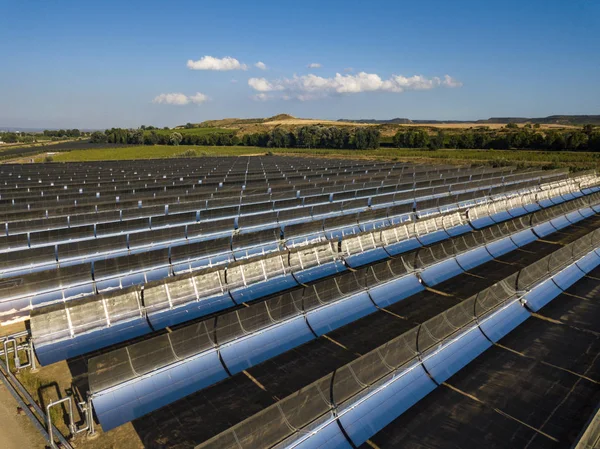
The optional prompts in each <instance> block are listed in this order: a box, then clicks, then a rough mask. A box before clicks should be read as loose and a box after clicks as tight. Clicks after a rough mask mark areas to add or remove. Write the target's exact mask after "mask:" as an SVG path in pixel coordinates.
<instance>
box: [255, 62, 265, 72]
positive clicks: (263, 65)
mask: <svg viewBox="0 0 600 449" xmlns="http://www.w3.org/2000/svg"><path fill="white" fill-rule="evenodd" d="M254 67H256V68H257V69H261V70H267V65H266V64H265V63H264V62H261V61H258V62H257V63H256V64H254Z"/></svg>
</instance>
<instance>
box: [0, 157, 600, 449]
mask: <svg viewBox="0 0 600 449" xmlns="http://www.w3.org/2000/svg"><path fill="white" fill-rule="evenodd" d="M0 179H1V180H2V183H3V184H2V185H1V186H0V211H1V212H0V213H1V216H2V222H4V232H3V235H2V236H0V249H1V250H2V253H1V255H0V321H2V322H3V323H5V324H6V323H12V322H15V321H20V320H30V329H31V340H32V342H33V345H34V348H35V352H36V355H37V358H38V360H39V362H40V363H41V364H42V365H48V364H52V363H55V362H57V361H60V360H65V359H70V358H73V357H79V356H83V357H84V359H85V360H86V363H87V365H88V378H89V385H90V395H91V396H90V397H91V402H92V404H93V406H94V410H95V413H96V416H97V417H98V420H99V422H100V424H101V425H102V427H103V429H104V430H105V431H106V430H109V429H111V428H114V427H116V426H119V425H121V424H124V423H126V422H128V421H132V420H139V419H140V418H142V417H144V416H146V415H148V414H151V413H154V412H155V411H156V410H158V409H160V408H161V407H164V406H167V405H169V404H174V403H175V404H176V403H177V401H180V400H184V398H186V397H187V396H189V395H192V394H196V393H197V392H200V391H203V390H206V391H207V392H208V391H212V390H211V388H213V386H214V385H218V384H219V383H222V382H227V381H228V380H230V379H236V378H238V376H243V375H245V373H246V370H250V369H253V368H254V367H258V368H257V369H259V368H260V367H261V366H262V365H263V364H264V363H268V362H269V361H270V360H275V359H277V358H278V357H283V356H286V354H291V352H290V351H296V350H302V348H304V347H306V346H307V345H310V344H313V343H311V342H315V341H317V340H318V339H320V338H321V337H323V336H325V337H327V336H328V335H330V334H332V333H335V332H337V331H338V330H340V329H342V328H343V329H346V328H348V329H350V328H352V327H353V326H361V323H362V322H363V321H364V320H365V319H366V318H367V317H369V316H372V315H373V314H379V313H384V312H385V313H386V314H388V316H392V315H397V314H396V313H395V312H393V311H392V309H393V308H395V307H398V306H400V305H403V307H404V306H406V304H408V303H409V302H410V301H411V300H412V299H411V298H416V297H418V296H419V295H423V294H426V293H427V292H428V291H430V290H432V289H434V290H435V289H437V288H439V287H440V286H445V285H446V284H447V283H448V282H451V281H452V279H454V278H459V277H460V276H461V275H464V274H465V273H470V272H472V271H473V270H477V269H478V268H479V267H485V266H486V264H488V265H489V264H490V263H494V262H495V261H498V260H500V259H501V258H503V257H506V256H507V255H509V254H511V253H513V252H517V251H518V250H519V249H520V248H526V247H528V245H532V244H535V243H536V242H538V243H539V242H544V241H546V240H547V239H551V238H553V236H556V235H559V234H560V235H563V234H565V235H570V234H571V233H572V234H573V238H572V239H571V242H570V243H568V244H567V245H565V246H554V247H553V248H548V249H547V251H546V253H543V252H540V253H539V254H532V255H531V257H532V258H534V259H532V260H531V261H530V263H528V264H527V265H524V266H522V267H515V268H514V270H512V271H511V272H510V273H508V274H507V275H506V276H505V277H504V278H502V279H497V280H496V282H495V283H494V282H492V283H491V284H489V285H484V283H483V281H478V282H480V284H477V283H474V284H473V285H472V286H471V285H469V286H467V287H465V288H466V289H467V290H466V291H468V293H469V294H468V295H467V294H465V295H464V299H462V300H460V301H459V302H457V303H455V304H452V306H450V304H448V306H447V307H444V308H443V309H442V310H439V309H436V310H433V309H432V310H431V311H427V310H426V309H423V313H422V314H421V315H420V318H419V319H416V320H412V321H411V322H410V323H411V326H410V328H406V325H407V323H405V324H403V325H402V326H399V327H398V328H397V331H395V333H393V334H390V335H389V337H390V338H387V339H386V340H385V341H384V342H380V343H383V344H382V345H379V344H377V345H376V344H375V340H373V342H371V345H372V348H371V349H369V351H367V352H366V353H364V355H362V356H360V357H356V358H355V359H354V360H351V361H349V362H348V363H341V364H340V365H339V366H336V367H334V368H333V371H332V372H331V373H329V374H327V375H325V377H322V378H318V379H314V381H311V382H308V383H306V384H304V385H302V383H300V384H298V392H297V393H294V394H291V396H288V394H290V393H292V391H286V392H285V394H282V393H283V392H279V393H277V396H278V397H279V398H281V400H280V401H278V402H275V403H273V404H272V405H271V406H266V407H264V410H262V411H259V412H258V413H257V414H254V413H248V414H247V416H242V417H241V418H243V419H240V420H239V423H238V424H236V423H235V422H234V423H230V425H229V426H227V427H225V428H220V427H219V426H216V425H215V426H213V428H212V430H210V431H212V434H210V433H206V432H209V430H206V431H204V432H205V433H204V434H203V435H204V436H205V437H206V438H203V440H204V439H207V440H208V441H206V442H205V443H203V444H202V447H211V448H212V447H214V448H217V447H218V448H227V447H231V448H239V449H246V448H248V449H250V448H258V447H278V448H279V447H302V448H305V447H306V448H316V447H340V448H342V447H348V448H352V447H358V446H360V445H362V444H363V443H365V442H366V441H367V440H368V439H369V438H370V437H371V436H373V435H375V434H376V433H377V432H378V431H380V430H381V429H383V428H384V427H385V426H386V425H387V424H389V423H390V422H392V421H393V420H394V419H396V418H397V417H398V416H400V415H401V414H402V413H404V411H406V410H407V409H408V408H409V407H411V406H412V405H414V404H415V403H417V402H418V401H419V400H421V399H422V398H423V397H425V396H426V395H427V394H429V393H430V392H432V391H433V390H434V389H435V388H436V386H437V385H439V384H440V383H442V382H444V381H445V380H446V379H448V377H450V376H451V375H452V374H454V373H456V372H457V371H458V370H460V369H461V368H463V367H464V366H465V365H466V364H467V363H469V362H470V361H471V360H473V359H474V358H475V357H477V356H478V355H479V354H481V353H482V352H483V351H485V350H486V349H487V348H489V347H490V346H491V345H492V344H493V343H494V342H497V341H498V340H499V339H500V338H501V337H503V336H504V335H506V334H507V333H508V332H510V331H511V330H512V329H514V328H515V327H516V326H518V325H519V324H520V323H522V322H523V321H524V320H526V319H527V318H528V317H529V316H530V315H531V313H535V312H537V311H538V310H539V309H540V308H541V307H543V306H544V305H546V304H548V303H549V302H550V301H551V300H552V299H553V298H554V297H556V296H557V295H559V294H560V293H561V292H562V291H564V290H566V289H568V288H569V287H570V286H572V285H573V284H575V283H576V282H577V281H578V280H579V279H581V278H582V277H583V276H584V275H585V274H586V273H589V272H590V271H592V270H593V269H594V268H595V267H596V266H597V265H600V249H599V248H600V231H596V228H597V227H599V226H600V220H597V219H596V218H597V214H599V213H600V178H598V177H597V176H596V174H595V173H594V172H583V173H576V174H569V173H567V172H566V171H564V170H548V171H542V170H517V169H516V168H514V167H499V168H491V167H455V166H435V167H433V166H423V165H412V164H405V163H393V162H385V163H382V162H371V161H344V160H329V159H307V158H287V157H285V158H280V157H262V158H258V157H247V158H194V159H177V160H169V161H160V160H159V161H135V163H133V162H131V163H128V162H125V163H123V162H119V163H115V162H102V163H78V164H68V165H62V164H45V165H36V164H28V165H4V166H0ZM582 230H584V231H585V232H582ZM539 244H542V243H539ZM506 269H507V270H508V269H509V268H508V267H507V268H506ZM469 289H471V290H469ZM413 307H414V308H416V309H419V308H420V307H424V306H420V305H419V303H415V304H414V306H413ZM394 319H396V318H394ZM413 325H416V327H413ZM365 338H366V339H368V338H369V336H368V335H367V336H365ZM290 357H291V356H290ZM315 372H316V371H315ZM327 372H329V371H327ZM324 374H325V373H324ZM309 377H310V376H308V377H307V380H308V378H309ZM290 385H292V384H290ZM207 394H209V393H207ZM274 394H275V393H274ZM286 396H288V397H286ZM209 427H210V426H209ZM229 427H230V428H229ZM211 437H212V438H211ZM198 443H202V441H195V444H198Z"/></svg>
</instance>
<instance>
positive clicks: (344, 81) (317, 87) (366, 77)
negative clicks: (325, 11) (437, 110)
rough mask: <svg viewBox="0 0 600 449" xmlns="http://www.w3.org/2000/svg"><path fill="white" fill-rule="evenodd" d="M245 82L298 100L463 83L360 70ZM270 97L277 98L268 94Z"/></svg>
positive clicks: (256, 79) (428, 88)
mask: <svg viewBox="0 0 600 449" xmlns="http://www.w3.org/2000/svg"><path fill="white" fill-rule="evenodd" d="M248 85H249V86H250V87H252V88H253V89H254V90H256V91H258V92H276V91H280V92H282V95H281V96H280V97H279V98H283V97H289V98H296V99H298V100H301V101H306V100H312V99H316V98H321V97H324V96H327V95H330V94H353V93H360V92H395V93H401V92H404V91H406V90H430V89H434V88H437V87H448V88H454V87H460V86H462V83H461V82H460V81H458V80H455V79H454V78H452V77H451V76H449V75H446V76H444V78H443V79H440V78H438V77H433V78H425V77H424V76H422V75H414V76H411V77H405V76H401V75H392V76H391V77H390V78H388V79H382V78H381V77H380V76H379V75H377V74H375V73H365V72H360V73H357V74H355V75H351V74H348V75H342V74H340V73H336V74H335V76H334V77H332V78H325V77H321V76H317V75H313V74H308V75H302V76H297V75H294V77H292V78H282V79H277V80H271V81H269V80H267V79H266V78H250V79H249V80H248ZM270 98H276V97H273V96H271V97H270Z"/></svg>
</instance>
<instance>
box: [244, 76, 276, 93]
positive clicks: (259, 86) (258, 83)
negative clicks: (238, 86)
mask: <svg viewBox="0 0 600 449" xmlns="http://www.w3.org/2000/svg"><path fill="white" fill-rule="evenodd" d="M248 86H250V87H251V88H252V89H254V90H257V91H259V92H272V91H274V90H284V89H285V87H284V86H283V85H280V84H277V81H275V84H273V83H271V82H269V81H267V79H266V78H250V79H249V80H248Z"/></svg>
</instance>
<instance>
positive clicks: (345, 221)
mask: <svg viewBox="0 0 600 449" xmlns="http://www.w3.org/2000/svg"><path fill="white" fill-rule="evenodd" d="M545 192H548V190H547V191H545ZM447 199H450V200H456V201H458V200H461V199H463V200H464V199H466V198H465V197H464V196H463V197H461V196H457V197H454V198H452V197H448V198H446V200H447ZM535 199H537V200H539V198H535ZM436 201H439V200H436ZM419 204H420V203H418V204H417V205H419ZM549 204H552V203H549ZM466 205H469V203H468V202H467V203H464V204H463V207H465V206H466ZM430 206H431V204H430ZM479 207H481V206H479ZM411 210H412V205H410V204H405V205H398V206H392V207H389V208H387V209H380V210H363V211H362V212H360V213H355V214H348V215H341V216H338V217H331V218H326V219H321V220H318V221H313V222H308V223H303V224H296V225H286V226H284V227H283V233H282V231H281V228H280V227H279V226H275V227H271V228H269V227H267V228H264V229H263V230H260V231H255V232H250V231H249V232H245V231H243V230H242V232H239V231H235V232H233V234H231V232H232V231H229V232H228V231H227V229H232V228H233V224H234V223H233V221H228V220H220V221H217V222H208V223H204V224H197V225H193V227H190V226H184V227H170V228H163V229H161V230H156V231H152V232H143V233H133V234H127V235H121V236H113V237H105V238H98V239H95V240H90V241H87V242H86V241H82V242H76V241H71V242H68V243H65V244H59V245H56V246H47V247H41V248H37V249H33V248H31V249H27V250H25V251H20V252H19V257H20V259H19V260H20V261H21V265H17V266H15V264H14V262H13V257H11V254H12V253H11V252H6V253H4V256H3V258H4V261H5V263H4V264H3V265H4V267H6V268H5V270H6V269H7V268H8V269H12V270H13V271H12V272H5V274H4V277H7V276H10V275H11V273H14V274H13V275H16V274H19V271H15V270H20V273H26V272H30V271H40V270H44V269H48V268H49V267H48V264H50V265H56V266H58V267H60V266H63V265H65V264H67V265H72V264H75V263H78V261H81V262H85V261H101V260H102V259H105V258H106V257H107V256H108V257H113V258H114V257H123V256H127V255H128V254H135V253H139V252H140V251H141V252H144V251H149V250H150V251H152V250H155V251H157V250H160V249H161V248H163V249H164V248H167V249H169V254H168V257H169V260H170V262H172V263H174V264H176V263H177V260H178V259H180V257H179V256H178V254H180V253H182V251H183V254H186V253H187V254H189V255H190V256H191V257H195V258H198V257H200V258H204V257H206V256H208V255H210V252H209V251H205V250H204V249H203V247H206V249H214V248H215V245H214V244H213V245H208V244H206V243H205V242H204V241H203V240H200V239H204V238H206V237H204V235H205V234H206V233H207V230H210V232H218V231H219V229H221V231H223V234H222V235H221V237H219V238H218V239H217V240H216V242H221V245H220V246H222V248H221V252H223V251H230V250H231V251H234V257H235V258H239V257H244V256H247V255H249V254H251V253H253V252H257V251H262V252H264V250H265V249H266V250H267V251H271V250H275V249H277V247H278V244H277V243H276V242H277V241H279V239H280V238H281V237H284V238H285V239H287V244H288V245H289V244H291V243H293V242H294V240H293V237H294V236H302V235H304V234H310V233H312V234H314V235H316V236H318V235H324V236H326V237H328V238H332V237H335V236H337V237H342V236H345V235H348V234H353V233H358V232H364V231H366V230H369V229H372V228H381V227H383V226H390V225H395V224H398V223H400V222H402V221H403V220H405V219H402V216H403V215H402V214H407V213H410V212H411ZM440 210H442V209H438V208H437V207H436V209H435V211H436V212H438V213H439V211H440ZM521 212H522V213H525V212H527V211H526V210H525V209H523V210H522V211H521ZM397 214H399V216H398V219H396V218H395V215H397ZM513 215H514V214H513ZM247 218H263V217H262V216H260V215H257V216H254V217H253V216H249V217H247ZM272 218H278V217H272ZM507 218H509V215H507ZM366 220H376V221H375V222H371V224H368V222H367V223H365V221H366ZM487 220H488V221H489V218H488V219H487ZM475 222H476V221H474V223H475ZM132 223H133V222H132ZM244 223H246V221H244ZM220 226H223V227H222V228H220ZM344 226H346V227H348V229H349V230H348V231H346V233H344V232H343V227H344ZM263 227H264V226H263ZM336 227H337V228H338V229H341V231H335V228H336ZM340 227H341V228H340ZM77 229H82V228H77ZM91 231H92V229H90V228H88V232H90V233H91ZM96 231H97V228H96ZM323 232H325V234H323ZM43 234H44V233H42V235H43ZM55 234H58V235H59V238H60V232H55ZM32 236H34V234H30V236H29V243H33V242H35V240H34V239H32ZM71 238H72V236H71ZM177 239H180V241H181V242H182V245H181V246H179V245H177V243H176V240H177ZM6 240H8V241H9V242H11V243H12V242H14V240H16V239H15V238H10V237H9V238H6ZM6 240H5V241H6ZM193 240H196V243H193ZM304 240H305V238H303V237H300V241H304ZM22 241H23V242H24V241H25V239H23V240H22ZM161 242H164V243H162V244H161ZM174 242H175V243H174ZM214 242H215V240H212V242H211V243H214ZM17 244H18V240H17ZM265 244H266V245H268V246H269V247H268V248H263V249H261V246H262V245H265ZM148 245H151V246H150V247H148ZM245 247H247V248H252V247H255V249H254V250H246V251H245V252H242V253H240V252H239V251H238V250H242V249H243V248H245ZM17 249H18V248H15V250H17ZM248 251H250V252H248ZM156 254H158V253H156ZM190 256H186V257H187V258H188V259H189V257H190ZM81 262H79V263H81ZM200 265H202V262H200ZM195 266H198V264H195ZM174 271H179V270H178V269H174Z"/></svg>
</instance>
